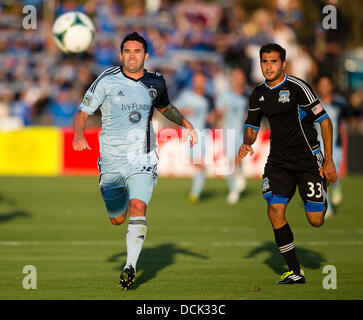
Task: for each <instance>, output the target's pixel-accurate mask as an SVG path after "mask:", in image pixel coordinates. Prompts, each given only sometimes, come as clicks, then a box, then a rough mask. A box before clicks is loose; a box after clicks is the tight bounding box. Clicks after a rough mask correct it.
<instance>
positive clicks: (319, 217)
mask: <svg viewBox="0 0 363 320" xmlns="http://www.w3.org/2000/svg"><path fill="white" fill-rule="evenodd" d="M306 214H307V216H308V220H309V223H310V224H311V225H312V226H313V227H316V228H319V227H321V226H322V225H323V224H324V212H323V211H322V212H307V213H306Z"/></svg>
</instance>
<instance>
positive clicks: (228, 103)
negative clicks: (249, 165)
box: [216, 68, 248, 204]
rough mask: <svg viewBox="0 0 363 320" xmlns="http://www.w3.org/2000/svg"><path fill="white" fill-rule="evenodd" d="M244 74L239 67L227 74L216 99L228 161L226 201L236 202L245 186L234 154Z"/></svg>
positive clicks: (238, 137) (242, 109)
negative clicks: (227, 81) (225, 86)
mask: <svg viewBox="0 0 363 320" xmlns="http://www.w3.org/2000/svg"><path fill="white" fill-rule="evenodd" d="M245 85H246V76H245V74H244V72H243V70H242V69H240V68H234V69H233V70H232V71H231V76H230V86H231V87H230V88H229V89H227V90H226V91H225V92H222V93H221V94H220V95H219V96H218V97H217V101H216V118H217V122H219V120H222V122H223V137H224V150H225V152H226V157H227V160H228V164H229V172H230V173H229V174H228V175H227V179H228V189H229V193H228V196H227V202H228V203H230V204H235V203H237V201H238V199H239V197H240V193H241V192H243V190H244V189H245V188H246V177H245V176H244V174H243V171H242V159H241V158H240V157H239V156H238V150H239V147H240V145H241V143H242V141H243V126H242V125H241V123H244V122H245V118H246V114H247V109H248V97H247V95H246V92H245Z"/></svg>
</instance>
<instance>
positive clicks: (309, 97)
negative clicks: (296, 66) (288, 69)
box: [294, 79, 328, 122]
mask: <svg viewBox="0 0 363 320" xmlns="http://www.w3.org/2000/svg"><path fill="white" fill-rule="evenodd" d="M294 81H295V84H296V91H297V103H298V105H299V106H300V107H301V109H302V110H303V111H304V112H305V113H306V114H307V115H308V116H309V117H310V118H311V119H312V120H313V121H315V122H321V121H323V120H325V119H326V118H328V113H327V112H326V111H325V109H324V107H323V106H322V104H321V103H320V101H319V99H318V98H317V97H316V95H315V94H314V92H313V90H312V89H311V87H310V86H309V85H308V84H307V83H306V82H304V81H302V80H300V79H294Z"/></svg>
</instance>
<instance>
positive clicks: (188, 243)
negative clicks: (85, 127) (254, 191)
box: [0, 240, 363, 247]
mask: <svg viewBox="0 0 363 320" xmlns="http://www.w3.org/2000/svg"><path fill="white" fill-rule="evenodd" d="M163 243H165V242H161V241H147V247H150V246H155V245H160V244H163ZM168 243H173V244H175V245H179V246H184V247H185V246H186V247H198V246H205V245H206V243H202V242H197V241H176V242H174V241H171V242H168ZM265 243H266V242H265V241H212V242H210V243H209V245H210V246H212V247H258V246H261V245H264V244H265ZM145 244H146V242H145ZM121 245H123V242H122V241H107V240H69V241H64V240H60V241H40V240H39V241H38V240H35V241H34V240H31V241H23V240H21V241H0V247H40V246H74V247H76V246H80V247H82V246H121ZM295 245H296V246H312V247H320V246H322V247H325V246H339V247H346V246H363V240H342V241H295Z"/></svg>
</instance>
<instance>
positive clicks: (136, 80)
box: [121, 65, 147, 82]
mask: <svg viewBox="0 0 363 320" xmlns="http://www.w3.org/2000/svg"><path fill="white" fill-rule="evenodd" d="M121 72H122V74H123V76H124V77H125V78H127V79H130V80H132V81H135V82H138V81H139V80H141V79H142V78H143V77H144V76H145V74H146V72H147V71H146V69H144V74H143V75H142V76H141V77H140V78H138V79H134V78H131V77H129V76H127V75H126V74H125V73H124V70H123V67H122V65H121Z"/></svg>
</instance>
